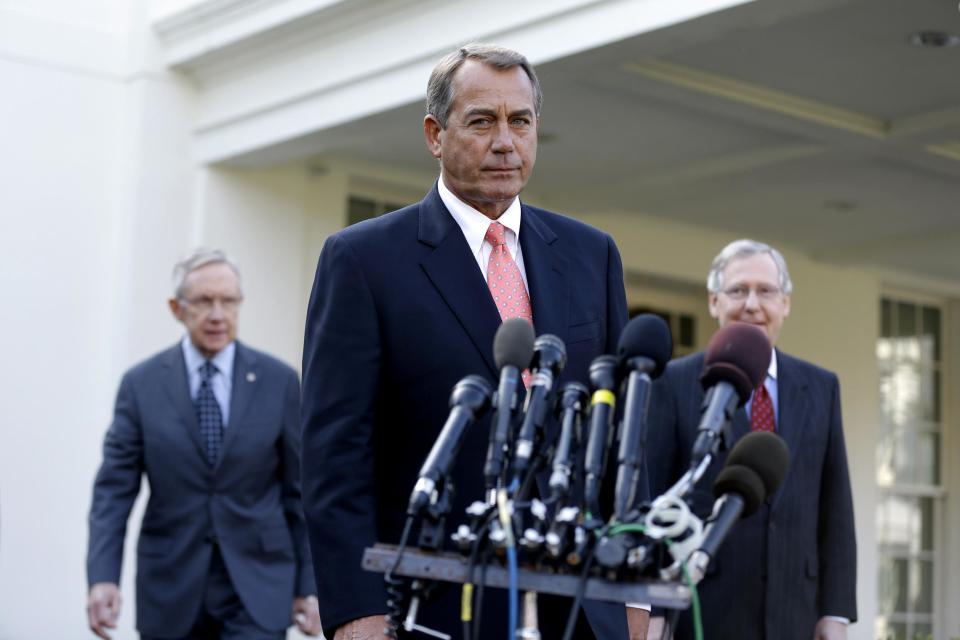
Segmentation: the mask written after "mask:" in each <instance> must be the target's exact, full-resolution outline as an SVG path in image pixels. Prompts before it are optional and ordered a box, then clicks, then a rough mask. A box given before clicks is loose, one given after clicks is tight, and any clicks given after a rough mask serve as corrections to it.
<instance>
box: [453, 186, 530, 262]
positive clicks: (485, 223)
mask: <svg viewBox="0 0 960 640" xmlns="http://www.w3.org/2000/svg"><path fill="white" fill-rule="evenodd" d="M437 191H438V192H439V193H440V199H441V200H442V201H443V204H444V205H445V206H446V207H447V211H449V212H450V215H452V216H453V219H454V220H456V222H457V225H459V227H460V228H461V229H462V230H463V235H464V237H465V238H466V239H467V244H468V245H469V246H470V251H471V253H473V254H474V255H476V254H478V253H480V249H481V247H482V246H483V239H484V236H486V235H487V229H488V228H489V227H490V223H491V222H493V220H491V219H490V218H488V217H487V216H485V215H483V214H482V213H480V212H479V211H477V210H476V209H474V208H473V207H471V206H470V205H469V204H467V203H466V202H464V201H463V200H461V199H460V198H458V197H457V196H455V195H454V194H453V192H452V191H450V189H448V188H447V185H445V184H444V183H443V175H442V174H441V176H440V179H439V180H437ZM520 211H521V208H520V197H519V196H517V197H516V198H514V199H513V202H511V203H510V206H509V207H507V210H506V211H504V212H503V214H502V215H501V216H500V217H499V218H497V220H496V221H497V222H499V223H500V224H502V225H503V226H504V227H506V228H507V230H508V231H512V232H513V233H508V234H506V241H507V247H508V248H509V249H510V253H512V254H513V255H514V256H515V255H517V245H518V244H519V242H520Z"/></svg>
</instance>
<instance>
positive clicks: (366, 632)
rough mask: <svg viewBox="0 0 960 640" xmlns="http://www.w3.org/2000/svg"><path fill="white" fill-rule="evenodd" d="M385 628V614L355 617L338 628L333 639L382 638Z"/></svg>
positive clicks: (369, 639)
mask: <svg viewBox="0 0 960 640" xmlns="http://www.w3.org/2000/svg"><path fill="white" fill-rule="evenodd" d="M386 628H387V616H367V617H366V618H357V619H356V620H351V621H350V622H348V623H347V624H345V625H343V626H342V627H340V628H338V629H337V632H336V633H335V634H334V635H333V640H382V639H383V638H387V635H386V634H384V630H385V629H386Z"/></svg>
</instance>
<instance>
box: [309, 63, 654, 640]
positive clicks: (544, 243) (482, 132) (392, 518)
mask: <svg viewBox="0 0 960 640" xmlns="http://www.w3.org/2000/svg"><path fill="white" fill-rule="evenodd" d="M426 102H427V105H426V106H427V109H426V111H427V113H426V116H425V118H424V120H423V132H424V137H425V140H426V145H427V149H428V151H429V152H430V153H431V155H433V157H435V158H436V159H437V160H438V161H439V164H440V177H439V179H438V180H437V182H436V184H435V186H434V187H433V188H432V189H431V190H430V192H429V193H428V194H427V196H426V197H425V198H424V199H423V200H422V201H421V202H419V203H417V204H414V205H411V206H409V207H405V208H403V209H400V210H399V211H394V212H391V213H388V214H385V215H383V216H381V217H379V218H375V219H373V220H368V221H365V222H361V223H359V224H356V225H353V226H351V227H348V228H347V229H344V230H343V231H341V232H339V233H336V234H334V235H333V236H331V237H330V238H329V239H328V240H327V241H326V243H325V245H324V247H323V251H322V252H321V254H320V260H319V264H318V266H317V273H316V278H315V280H314V285H313V292H312V294H311V298H310V304H309V308H308V312H307V323H306V336H305V340H304V353H303V375H304V378H303V409H302V421H303V467H302V468H303V492H304V493H303V495H304V512H305V515H306V519H307V526H308V529H309V532H310V543H311V549H312V550H313V559H314V564H315V567H316V571H315V573H316V577H317V585H318V590H319V596H320V603H321V604H320V607H321V612H320V613H321V618H322V620H323V623H324V627H325V628H324V631H325V633H326V634H327V637H329V638H332V639H333V640H341V639H342V638H358V639H359V638H382V637H383V630H384V627H385V621H384V614H385V613H386V591H385V589H384V582H383V576H382V575H377V574H375V573H370V572H367V571H364V570H363V569H361V567H360V561H361V556H362V553H363V549H364V548H365V547H368V546H371V545H373V544H374V543H375V542H378V541H379V542H388V543H396V542H397V541H398V539H399V538H400V533H401V530H402V528H403V524H404V517H405V510H406V504H407V500H408V497H409V495H410V490H411V489H412V487H413V486H414V483H415V481H416V473H417V470H418V469H419V467H420V465H421V464H422V463H423V460H424V458H425V457H426V455H427V452H428V451H429V450H430V447H431V445H432V444H433V442H434V439H435V438H436V437H437V434H438V433H439V431H440V428H441V426H442V425H443V422H444V420H445V418H446V414H447V411H448V398H449V396H450V390H451V388H452V387H453V385H454V384H456V382H457V381H458V380H460V379H461V378H463V377H464V376H466V375H469V374H475V375H483V376H486V377H487V378H488V379H490V380H491V381H492V380H496V379H497V378H498V377H499V375H498V371H497V368H496V365H495V363H494V358H493V337H494V334H495V333H496V331H497V328H498V327H499V326H500V324H501V322H502V321H503V320H504V319H507V318H513V317H523V318H526V319H528V320H530V321H532V323H533V325H534V327H535V330H536V333H538V334H544V333H550V334H554V335H556V336H558V337H559V338H561V339H562V340H563V341H564V342H565V344H566V348H567V365H566V368H565V369H564V372H563V375H562V380H561V383H562V382H564V381H566V380H579V381H581V382H585V381H586V380H587V371H588V367H589V365H590V362H591V361H592V360H593V358H595V357H596V356H598V355H600V354H602V353H610V352H613V351H614V350H615V348H616V344H617V340H618V338H619V335H620V331H621V330H622V328H623V325H624V324H625V323H626V320H627V312H626V297H625V294H624V289H623V268H622V266H621V262H620V255H619V253H618V251H617V248H616V246H615V245H614V243H613V240H612V239H611V238H610V236H609V235H607V234H605V233H603V232H601V231H599V230H597V229H594V228H592V227H589V226H588V225H585V224H583V223H581V222H578V221H576V220H573V219H571V218H567V217H565V216H561V215H558V214H556V213H552V212H549V211H545V210H543V209H538V208H536V207H531V206H529V205H528V204H526V203H522V202H521V201H520V199H519V194H520V192H521V190H522V189H523V188H524V186H525V185H526V183H527V180H528V179H529V178H530V174H531V172H532V170H533V166H534V163H535V161H536V152H537V132H538V128H539V119H540V106H541V102H542V95H541V92H540V85H539V82H538V81H537V77H536V74H535V73H534V71H533V68H532V67H531V65H530V63H529V62H528V61H527V60H526V58H524V57H523V56H522V55H520V54H519V53H517V52H515V51H511V50H509V49H505V48H503V47H497V46H493V45H483V44H473V45H467V46H464V47H462V48H460V49H458V50H457V51H454V52H453V53H451V54H449V55H447V56H445V57H444V58H443V59H442V60H441V61H440V62H439V63H438V64H437V66H436V67H435V69H434V71H433V73H432V74H431V76H430V80H429V83H428V85H427V101H426ZM488 433H489V428H488V426H487V423H486V421H484V422H480V423H478V424H476V425H474V426H473V427H472V428H471V429H470V430H468V432H467V434H466V436H465V441H464V443H463V444H462V446H461V447H460V454H459V457H458V459H457V463H456V465H455V466H454V469H453V472H452V474H453V482H454V484H455V486H456V493H455V496H454V503H453V507H452V511H451V515H450V517H449V518H448V521H450V522H451V523H457V522H463V521H464V519H465V516H464V509H465V507H466V506H467V505H469V504H470V502H472V501H474V500H478V499H483V495H484V494H483V489H484V487H483V470H482V467H483V456H484V452H485V451H486V449H487V434H488ZM643 491H644V492H645V491H646V485H644V487H643ZM414 544H415V541H414ZM498 593H499V596H497V592H495V590H487V595H488V596H490V597H489V598H487V599H485V600H484V605H483V619H482V623H483V631H482V632H481V635H482V636H483V637H502V636H503V635H504V634H505V633H507V622H506V619H505V617H504V618H503V619H502V620H498V619H497V617H498V616H497V605H500V606H499V608H500V610H501V611H504V609H505V606H504V603H505V600H506V598H505V596H504V595H503V591H499V592H498ZM544 600H545V598H544V599H541V605H543V604H544ZM567 608H569V601H568V602H567V603H566V606H565V607H563V609H562V613H560V615H544V612H541V616H540V622H541V628H542V629H543V630H544V637H559V636H560V635H561V634H562V622H563V620H564V619H565V613H566V609H567ZM585 609H586V610H587V615H588V616H590V618H591V620H590V621H591V624H592V625H593V629H594V631H595V632H596V633H597V635H598V636H599V637H601V638H611V639H616V638H625V637H627V621H626V619H627V616H626V615H625V613H624V607H623V606H620V605H613V604H611V603H605V604H604V603H592V604H590V603H588V604H585ZM458 612H459V590H456V589H452V588H448V589H446V590H445V592H444V593H437V594H435V596H434V597H432V598H431V599H430V600H429V601H428V602H426V603H425V604H424V605H423V606H422V607H421V609H420V616H419V619H418V622H421V623H423V624H424V625H425V626H428V627H432V628H435V629H439V630H440V631H442V632H445V633H451V634H453V635H454V636H455V637H457V636H459V633H460V629H461V623H460V620H459V616H458ZM629 615H630V616H631V618H632V619H638V618H639V625H640V626H635V627H634V628H635V630H637V633H638V635H639V634H642V633H644V632H645V630H646V622H647V618H646V615H647V614H646V612H642V611H638V610H631V612H630V613H629ZM558 621H559V623H560V624H561V630H560V631H557V632H552V631H547V630H546V629H547V626H549V625H550V624H552V623H556V622H558ZM579 633H580V632H579V631H578V634H579ZM586 633H588V634H589V630H587V631H586ZM577 637H585V636H583V635H578V636H577ZM586 637H589V636H586Z"/></svg>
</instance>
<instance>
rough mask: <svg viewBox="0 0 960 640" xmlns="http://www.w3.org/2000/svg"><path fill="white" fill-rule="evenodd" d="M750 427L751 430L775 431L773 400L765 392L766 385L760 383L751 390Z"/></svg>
mask: <svg viewBox="0 0 960 640" xmlns="http://www.w3.org/2000/svg"><path fill="white" fill-rule="evenodd" d="M750 429H752V430H753V431H776V430H777V420H776V418H774V416H773V402H772V401H771V400H770V394H769V393H767V386H766V385H765V384H761V385H760V386H759V387H757V388H756V390H755V391H754V392H753V401H752V402H751V403H750Z"/></svg>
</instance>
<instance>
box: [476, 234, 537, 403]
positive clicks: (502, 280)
mask: <svg viewBox="0 0 960 640" xmlns="http://www.w3.org/2000/svg"><path fill="white" fill-rule="evenodd" d="M506 235H507V230H506V228H505V227H504V226H503V225H502V224H500V223H499V222H491V223H490V226H489V227H487V234H486V235H485V236H484V237H483V239H484V240H486V241H487V242H489V243H490V246H492V247H493V250H492V251H491V252H490V261H489V262H488V263H487V286H488V287H490V295H491V296H493V302H494V303H495V304H496V305H497V311H499V312H500V319H501V320H509V319H510V318H523V319H524V320H526V321H527V322H529V323H530V324H533V307H532V306H530V294H528V293H527V287H526V286H525V285H524V284H523V278H522V277H521V276H520V268H519V267H518V266H517V263H516V262H514V260H513V256H511V255H510V250H509V249H507V242H506ZM523 384H524V385H525V386H526V387H528V388H529V387H530V372H529V371H524V372H523Z"/></svg>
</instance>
